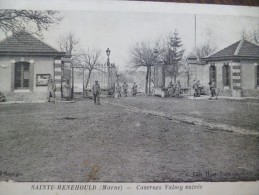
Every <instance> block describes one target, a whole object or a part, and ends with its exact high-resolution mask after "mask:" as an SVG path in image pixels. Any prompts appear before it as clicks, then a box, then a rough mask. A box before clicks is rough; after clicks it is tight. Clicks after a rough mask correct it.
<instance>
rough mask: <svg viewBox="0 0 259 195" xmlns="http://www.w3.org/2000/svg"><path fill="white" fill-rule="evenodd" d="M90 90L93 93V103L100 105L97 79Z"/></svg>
mask: <svg viewBox="0 0 259 195" xmlns="http://www.w3.org/2000/svg"><path fill="white" fill-rule="evenodd" d="M92 91H93V95H94V104H97V105H100V94H101V87H100V85H99V83H98V81H95V84H94V85H93V87H92Z"/></svg>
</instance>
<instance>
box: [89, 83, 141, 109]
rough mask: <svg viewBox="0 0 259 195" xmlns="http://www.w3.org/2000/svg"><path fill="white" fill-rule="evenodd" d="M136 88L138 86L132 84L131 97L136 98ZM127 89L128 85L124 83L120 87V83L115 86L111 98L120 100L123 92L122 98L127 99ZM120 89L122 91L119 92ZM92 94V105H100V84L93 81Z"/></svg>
mask: <svg viewBox="0 0 259 195" xmlns="http://www.w3.org/2000/svg"><path fill="white" fill-rule="evenodd" d="M137 87H138V86H137V85H136V83H135V82H134V84H133V86H132V95H133V96H136V94H137ZM128 88H129V85H128V84H127V82H124V83H123V85H122V86H121V85H120V83H117V84H116V85H115V91H114V92H113V93H112V94H111V95H112V96H113V97H117V98H120V97H122V92H123V96H124V97H127V96H128ZM121 89H122V91H121ZM92 93H93V97H94V104H97V105H100V94H101V87H100V84H99V83H98V81H95V84H94V85H93V87H92Z"/></svg>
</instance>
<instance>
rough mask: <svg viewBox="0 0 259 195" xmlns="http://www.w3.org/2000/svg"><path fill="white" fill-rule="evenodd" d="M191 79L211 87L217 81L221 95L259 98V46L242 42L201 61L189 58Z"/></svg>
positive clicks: (245, 41)
mask: <svg viewBox="0 0 259 195" xmlns="http://www.w3.org/2000/svg"><path fill="white" fill-rule="evenodd" d="M188 60H189V65H190V66H191V70H192V79H193V80H200V82H201V84H202V85H203V86H205V87H207V88H208V83H209V81H210V80H212V79H213V80H214V81H215V82H216V86H217V88H218V89H219V95H223V96H243V97H252V96H253V97H259V46H258V45H256V44H253V43H251V42H249V41H247V40H240V41H238V42H236V43H234V44H232V45H230V46H228V47H226V48H224V49H222V50H220V51H218V52H216V53H214V54H212V55H210V56H208V57H206V58H203V59H201V60H197V59H194V58H192V59H188Z"/></svg>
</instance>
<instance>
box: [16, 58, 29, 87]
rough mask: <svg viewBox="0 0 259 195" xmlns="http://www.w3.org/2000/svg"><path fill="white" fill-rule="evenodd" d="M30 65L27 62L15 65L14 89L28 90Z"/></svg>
mask: <svg viewBox="0 0 259 195" xmlns="http://www.w3.org/2000/svg"><path fill="white" fill-rule="evenodd" d="M29 70H30V64H29V63H28V62H17V63H15V73H14V74H15V75H14V79H15V82H14V88H15V89H28V88H29V82H30V71H29Z"/></svg>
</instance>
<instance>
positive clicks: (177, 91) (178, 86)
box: [175, 80, 181, 97]
mask: <svg viewBox="0 0 259 195" xmlns="http://www.w3.org/2000/svg"><path fill="white" fill-rule="evenodd" d="M180 94H181V83H180V80H178V81H177V83H176V89H175V95H176V97H179V96H180Z"/></svg>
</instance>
